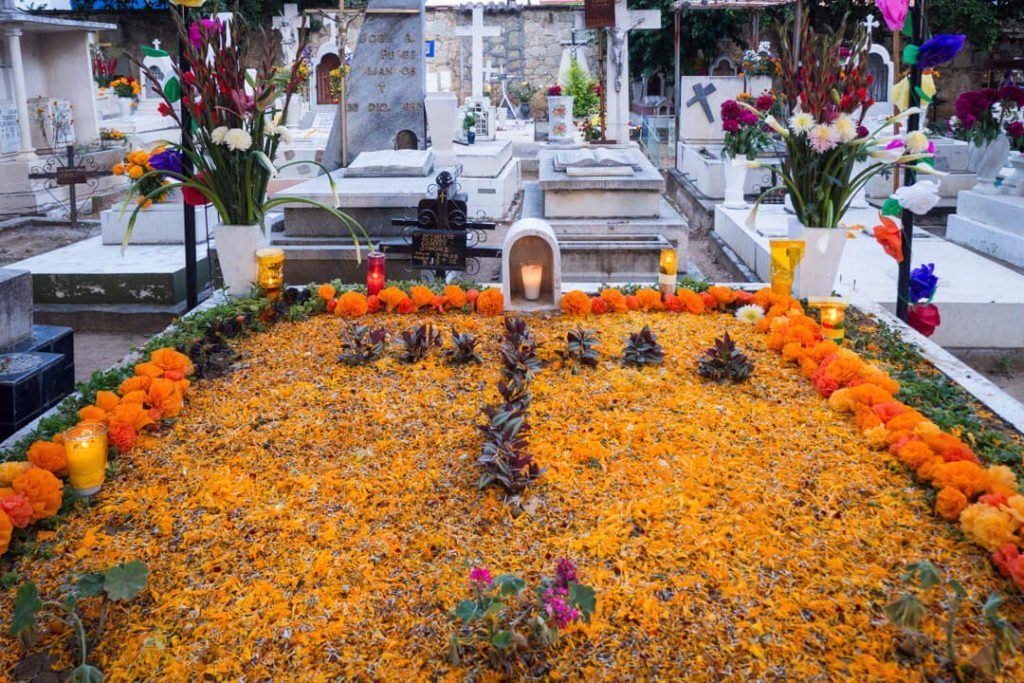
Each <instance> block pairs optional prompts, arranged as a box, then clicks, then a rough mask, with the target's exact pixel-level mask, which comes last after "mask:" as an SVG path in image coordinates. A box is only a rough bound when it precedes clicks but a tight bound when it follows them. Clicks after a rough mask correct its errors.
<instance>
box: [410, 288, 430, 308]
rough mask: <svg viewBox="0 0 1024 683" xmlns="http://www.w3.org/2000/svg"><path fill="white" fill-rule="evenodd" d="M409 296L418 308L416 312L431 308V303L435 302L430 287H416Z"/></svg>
mask: <svg viewBox="0 0 1024 683" xmlns="http://www.w3.org/2000/svg"><path fill="white" fill-rule="evenodd" d="M409 296H410V297H411V298H412V305H413V306H415V307H416V310H419V309H421V308H423V307H424V306H429V305H430V302H431V301H433V300H434V292H432V291H431V290H430V287H425V286H424V285H414V286H413V287H412V289H410V290H409Z"/></svg>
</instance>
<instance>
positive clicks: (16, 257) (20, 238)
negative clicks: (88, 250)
mask: <svg viewBox="0 0 1024 683" xmlns="http://www.w3.org/2000/svg"><path fill="white" fill-rule="evenodd" d="M98 234H100V226H99V223H96V222H89V223H83V224H80V225H79V227H78V228H75V229H72V228H71V226H70V225H68V224H66V223H65V224H61V223H25V224H23V225H17V226H12V227H5V226H3V225H2V224H0V266H6V265H10V264H11V263H14V262H16V261H20V260H22V259H26V258H29V257H32V256H37V255H39V254H45V253H46V252H48V251H53V250H54V249H57V248H58V247H65V246H67V245H69V244H72V243H74V242H80V241H81V240H84V239H86V238H88V237H95V236H96V235H98Z"/></svg>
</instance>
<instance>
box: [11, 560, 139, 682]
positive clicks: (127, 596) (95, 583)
mask: <svg viewBox="0 0 1024 683" xmlns="http://www.w3.org/2000/svg"><path fill="white" fill-rule="evenodd" d="M148 579H149V569H148V568H147V567H146V565H145V564H143V563H142V562H140V561H138V560H134V561H132V562H127V563H124V564H119V565H116V566H114V567H110V568H109V569H107V570H106V571H97V572H90V573H88V574H80V575H79V576H78V577H77V578H76V579H75V581H74V582H73V583H72V584H71V585H69V586H66V587H65V591H64V593H65V594H64V596H63V599H62V600H42V599H41V598H40V597H39V587H38V586H36V584H34V583H32V582H31V581H29V582H27V583H24V584H22V585H21V587H20V588H18V592H17V594H16V595H15V597H14V613H13V616H12V619H11V627H10V634H11V635H12V636H15V637H17V638H18V639H19V640H21V642H22V644H23V645H25V646H26V647H29V646H31V645H32V644H34V643H35V641H36V628H37V626H38V623H39V617H41V616H46V617H49V618H51V619H53V620H55V621H59V622H60V623H62V624H64V625H66V626H69V627H70V628H72V629H73V630H74V632H75V638H76V640H77V642H78V652H79V660H80V663H79V665H78V666H76V667H75V668H74V669H73V670H72V671H71V681H72V682H73V683H99V682H100V681H102V680H103V673H102V672H101V671H100V670H99V669H97V668H96V667H94V666H91V665H90V664H89V663H88V654H89V652H88V638H87V634H86V630H85V625H84V624H83V623H82V618H81V616H79V614H78V609H77V607H78V601H79V600H83V599H88V598H100V599H101V600H102V603H101V605H100V616H99V623H98V624H97V626H96V631H97V633H96V635H97V637H99V636H102V635H103V626H104V623H105V621H106V616H107V609H108V606H109V605H110V603H112V602H128V601H129V600H133V599H134V598H135V597H136V596H138V595H139V593H141V592H142V591H143V589H144V588H145V587H146V581H147V580H148Z"/></svg>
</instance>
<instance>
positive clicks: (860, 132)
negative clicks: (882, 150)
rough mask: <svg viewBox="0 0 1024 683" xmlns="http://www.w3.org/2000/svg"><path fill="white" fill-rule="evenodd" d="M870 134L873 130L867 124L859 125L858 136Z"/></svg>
mask: <svg viewBox="0 0 1024 683" xmlns="http://www.w3.org/2000/svg"><path fill="white" fill-rule="evenodd" d="M870 134H871V131H869V130H868V128H867V126H857V137H859V138H866V137H867V136H868V135H870Z"/></svg>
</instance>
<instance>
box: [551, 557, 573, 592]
mask: <svg viewBox="0 0 1024 683" xmlns="http://www.w3.org/2000/svg"><path fill="white" fill-rule="evenodd" d="M577 578H578V577H577V574H576V565H574V564H573V563H572V560H570V559H567V558H565V557H563V558H562V559H560V560H559V561H558V564H557V565H556V566H555V584H556V585H557V586H559V587H561V588H568V587H569V584H570V583H574V582H575V581H576V579H577Z"/></svg>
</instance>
